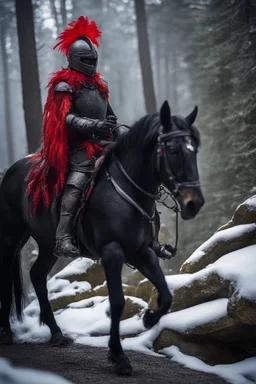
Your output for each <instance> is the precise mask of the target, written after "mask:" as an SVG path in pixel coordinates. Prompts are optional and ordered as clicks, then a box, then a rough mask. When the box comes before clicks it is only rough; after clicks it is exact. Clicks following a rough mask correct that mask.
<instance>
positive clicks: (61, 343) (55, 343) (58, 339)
mask: <svg viewBox="0 0 256 384" xmlns="http://www.w3.org/2000/svg"><path fill="white" fill-rule="evenodd" d="M70 343H71V340H70V339H68V338H67V337H65V336H63V334H62V333H61V332H57V333H54V335H52V337H51V340H50V344H51V347H66V346H67V345H68V344H70Z"/></svg>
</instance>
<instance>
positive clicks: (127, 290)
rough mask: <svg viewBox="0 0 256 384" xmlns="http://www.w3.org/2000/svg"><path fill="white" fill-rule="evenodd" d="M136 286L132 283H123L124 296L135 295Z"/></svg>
mask: <svg viewBox="0 0 256 384" xmlns="http://www.w3.org/2000/svg"><path fill="white" fill-rule="evenodd" d="M135 292H136V287H135V286H134V285H126V284H123V293H124V295H125V296H135Z"/></svg>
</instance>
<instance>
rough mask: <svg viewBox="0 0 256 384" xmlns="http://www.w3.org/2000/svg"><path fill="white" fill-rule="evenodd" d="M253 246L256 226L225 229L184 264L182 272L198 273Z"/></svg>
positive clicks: (255, 239) (255, 238)
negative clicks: (242, 249) (227, 256)
mask: <svg viewBox="0 0 256 384" xmlns="http://www.w3.org/2000/svg"><path fill="white" fill-rule="evenodd" d="M255 221H256V218H255ZM252 244H256V224H247V225H240V226H239V227H236V228H233V227H232V228H229V229H223V230H222V231H220V232H217V233H216V234H215V235H213V236H212V238H211V239H209V240H208V241H206V242H205V243H204V244H203V245H201V247H199V248H198V249H197V250H196V251H195V252H194V253H193V254H192V255H191V256H190V257H189V258H188V260H186V261H185V263H183V265H182V266H181V270H180V272H181V273H195V272H198V271H200V270H201V269H203V268H205V267H206V266H207V265H209V264H212V263H214V262H215V261H216V260H218V259H219V258H220V257H222V256H224V255H226V254H227V253H230V252H233V251H236V250H237V249H241V248H244V247H247V246H249V245H252ZM197 255H198V256H197Z"/></svg>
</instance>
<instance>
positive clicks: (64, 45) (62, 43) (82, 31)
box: [53, 16, 101, 56]
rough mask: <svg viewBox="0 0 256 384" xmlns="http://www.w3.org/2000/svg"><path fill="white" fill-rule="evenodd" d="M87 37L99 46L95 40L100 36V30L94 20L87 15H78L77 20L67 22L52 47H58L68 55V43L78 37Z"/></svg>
mask: <svg viewBox="0 0 256 384" xmlns="http://www.w3.org/2000/svg"><path fill="white" fill-rule="evenodd" d="M82 36H86V37H88V38H89V39H90V40H91V42H92V43H93V44H95V45H96V46H97V47H99V46H100V43H99V41H98V40H97V39H98V38H99V37H100V36H101V31H100V29H99V28H98V26H97V24H96V23H95V21H94V20H91V21H89V18H88V17H84V16H80V17H79V18H78V19H77V20H74V21H72V22H71V23H69V24H68V27H67V28H66V29H65V31H63V32H62V33H61V34H60V35H59V36H58V37H57V40H59V42H58V43H57V44H56V45H55V46H54V47H53V49H55V48H58V49H59V51H60V52H62V53H64V54H65V55H66V56H67V55H68V51H69V48H70V45H71V44H72V43H73V42H74V41H76V40H78V39H79V37H82Z"/></svg>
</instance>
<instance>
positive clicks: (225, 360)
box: [153, 329, 248, 365]
mask: <svg viewBox="0 0 256 384" xmlns="http://www.w3.org/2000/svg"><path fill="white" fill-rule="evenodd" d="M172 345H175V346H176V347H178V348H179V350H180V351H181V352H182V353H184V354H185V355H189V356H195V357H197V358H198V359H200V360H202V361H204V362H205V363H207V364H210V365H216V364H233V363H236V362H238V361H241V360H244V359H245V358H246V357H248V354H247V353H246V352H245V351H239V350H237V351H234V349H232V348H229V347H228V346H227V345H226V344H225V343H223V342H221V341H218V340H194V341H193V340H190V339H188V338H187V337H186V336H184V335H181V334H179V333H177V332H175V331H172V330H169V329H165V330H163V331H162V332H161V333H160V335H159V336H158V337H157V338H156V339H155V341H154V343H153V347H154V351H155V352H159V351H161V350H162V349H163V348H166V347H169V346H172Z"/></svg>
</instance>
